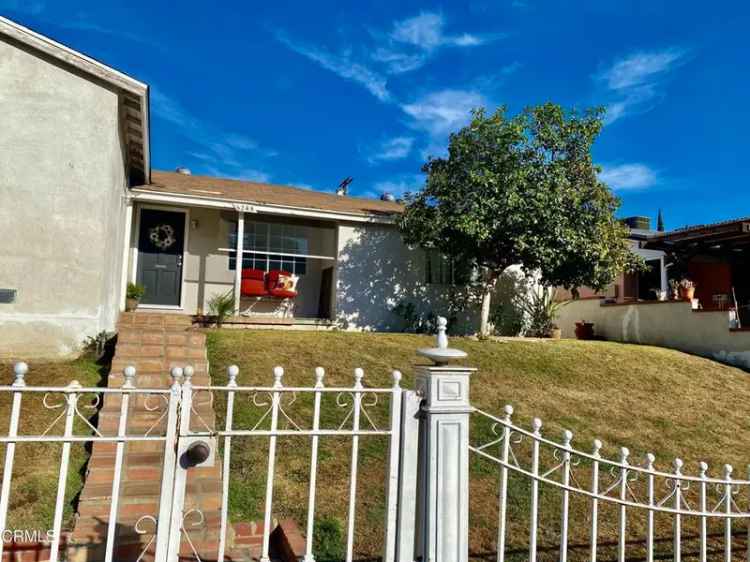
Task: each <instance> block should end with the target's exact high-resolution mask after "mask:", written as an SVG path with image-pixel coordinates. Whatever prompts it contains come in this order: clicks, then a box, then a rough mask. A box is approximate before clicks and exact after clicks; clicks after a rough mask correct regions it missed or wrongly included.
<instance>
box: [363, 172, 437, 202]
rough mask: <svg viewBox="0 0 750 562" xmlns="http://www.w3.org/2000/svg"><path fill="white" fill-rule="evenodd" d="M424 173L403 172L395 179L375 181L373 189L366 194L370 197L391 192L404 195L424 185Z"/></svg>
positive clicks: (395, 195) (396, 195)
mask: <svg viewBox="0 0 750 562" xmlns="http://www.w3.org/2000/svg"><path fill="white" fill-rule="evenodd" d="M424 180H425V176H424V174H403V175H399V176H397V177H395V178H393V179H388V180H383V181H378V182H375V183H374V184H373V186H372V189H371V190H369V191H367V192H366V193H365V195H367V196H369V197H380V196H381V195H383V194H385V193H389V194H391V195H393V196H394V197H396V198H399V197H403V196H404V194H405V193H407V192H415V191H418V190H419V189H421V188H422V186H423V185H424Z"/></svg>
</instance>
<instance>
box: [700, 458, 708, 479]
mask: <svg viewBox="0 0 750 562" xmlns="http://www.w3.org/2000/svg"><path fill="white" fill-rule="evenodd" d="M698 470H699V471H700V477H701V478H705V477H706V473H707V472H708V463H706V462H703V461H701V462H699V463H698Z"/></svg>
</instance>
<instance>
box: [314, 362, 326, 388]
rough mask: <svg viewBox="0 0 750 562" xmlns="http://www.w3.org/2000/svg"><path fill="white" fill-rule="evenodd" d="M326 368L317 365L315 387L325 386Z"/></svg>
mask: <svg viewBox="0 0 750 562" xmlns="http://www.w3.org/2000/svg"><path fill="white" fill-rule="evenodd" d="M325 376H326V370H325V369H324V368H323V367H315V388H323V378H324V377H325Z"/></svg>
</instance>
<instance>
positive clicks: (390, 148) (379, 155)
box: [367, 136, 414, 164]
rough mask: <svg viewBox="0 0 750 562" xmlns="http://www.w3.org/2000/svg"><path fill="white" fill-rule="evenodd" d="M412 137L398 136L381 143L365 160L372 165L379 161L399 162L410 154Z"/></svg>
mask: <svg viewBox="0 0 750 562" xmlns="http://www.w3.org/2000/svg"><path fill="white" fill-rule="evenodd" d="M413 146H414V137H407V136H399V137H393V138H392V139H388V140H386V141H383V142H381V143H380V144H379V145H378V146H377V147H376V148H375V150H374V151H373V153H372V154H370V156H368V158H367V160H368V161H369V162H370V163H371V164H374V163H376V162H380V161H392V160H401V159H403V158H406V157H407V156H409V154H410V153H411V149H412V147H413Z"/></svg>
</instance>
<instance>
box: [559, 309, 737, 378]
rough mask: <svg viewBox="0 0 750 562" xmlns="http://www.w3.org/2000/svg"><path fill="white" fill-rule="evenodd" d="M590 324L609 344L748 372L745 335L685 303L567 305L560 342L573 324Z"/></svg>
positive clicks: (720, 315)
mask: <svg viewBox="0 0 750 562" xmlns="http://www.w3.org/2000/svg"><path fill="white" fill-rule="evenodd" d="M579 320H585V321H587V322H593V323H594V331H595V333H596V334H597V335H599V336H602V337H604V338H605V339H608V340H614V341H622V342H632V343H642V344H649V345H658V346H662V347H670V348H674V349H679V350H681V351H686V352H688V353H695V354H697V355H703V356H706V357H711V358H714V359H717V360H720V361H723V362H726V363H731V364H734V365H738V366H741V367H745V368H750V332H732V331H730V330H729V313H728V312H726V311H724V312H721V311H716V312H713V311H712V312H702V311H699V312H696V311H694V310H693V309H692V306H691V304H690V303H687V302H665V303H656V304H632V305H614V306H606V305H605V306H602V305H601V302H600V300H599V299H592V300H580V301H574V302H571V303H569V304H567V305H565V306H564V307H562V309H561V311H560V316H559V318H558V320H557V323H558V325H559V326H560V328H561V329H562V332H563V337H566V338H572V337H575V322H576V321H579Z"/></svg>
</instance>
